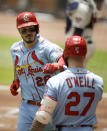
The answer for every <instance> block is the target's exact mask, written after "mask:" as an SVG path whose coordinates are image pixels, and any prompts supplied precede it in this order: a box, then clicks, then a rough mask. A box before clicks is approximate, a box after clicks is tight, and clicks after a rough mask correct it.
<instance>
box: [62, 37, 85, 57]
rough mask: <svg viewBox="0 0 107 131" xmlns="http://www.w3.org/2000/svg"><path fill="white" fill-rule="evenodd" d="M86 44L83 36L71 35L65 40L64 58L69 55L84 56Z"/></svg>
mask: <svg viewBox="0 0 107 131" xmlns="http://www.w3.org/2000/svg"><path fill="white" fill-rule="evenodd" d="M86 53H87V45H86V42H85V40H84V38H83V37H81V36H71V37H69V38H68V39H67V40H66V42H65V49H64V54H63V56H64V59H66V58H67V57H69V56H86Z"/></svg>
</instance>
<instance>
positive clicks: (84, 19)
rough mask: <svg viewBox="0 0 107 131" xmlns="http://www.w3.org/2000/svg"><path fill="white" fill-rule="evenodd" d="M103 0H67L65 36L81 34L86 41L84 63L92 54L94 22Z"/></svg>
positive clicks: (93, 47)
mask: <svg viewBox="0 0 107 131" xmlns="http://www.w3.org/2000/svg"><path fill="white" fill-rule="evenodd" d="M102 3H103V0H68V5H67V9H66V31H65V32H66V37H67V38H68V37H69V36H71V35H80V36H83V37H84V39H85V40H86V43H87V55H86V58H85V61H84V65H86V64H87V62H88V60H89V59H90V58H91V57H92V56H93V55H94V52H95V44H94V42H93V39H92V31H93V27H94V24H95V23H96V22H97V16H98V10H100V9H101V6H102Z"/></svg>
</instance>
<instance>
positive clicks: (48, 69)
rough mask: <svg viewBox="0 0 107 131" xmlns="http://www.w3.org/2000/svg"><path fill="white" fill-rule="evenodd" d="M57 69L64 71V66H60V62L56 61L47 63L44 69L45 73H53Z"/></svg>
mask: <svg viewBox="0 0 107 131" xmlns="http://www.w3.org/2000/svg"><path fill="white" fill-rule="evenodd" d="M56 71H64V68H63V66H59V65H58V63H54V64H51V63H49V64H46V65H45V67H44V70H43V73H44V74H53V73H55V72H56Z"/></svg>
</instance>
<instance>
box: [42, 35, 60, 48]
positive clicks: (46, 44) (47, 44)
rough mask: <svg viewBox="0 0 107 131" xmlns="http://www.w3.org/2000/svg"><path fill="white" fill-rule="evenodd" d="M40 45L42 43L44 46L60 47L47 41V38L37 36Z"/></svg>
mask: <svg viewBox="0 0 107 131" xmlns="http://www.w3.org/2000/svg"><path fill="white" fill-rule="evenodd" d="M39 40H40V43H41V45H43V46H44V47H45V48H48V49H49V48H60V47H59V46H58V45H57V44H56V43H54V42H51V41H49V40H48V39H46V38H44V37H42V36H40V37H39Z"/></svg>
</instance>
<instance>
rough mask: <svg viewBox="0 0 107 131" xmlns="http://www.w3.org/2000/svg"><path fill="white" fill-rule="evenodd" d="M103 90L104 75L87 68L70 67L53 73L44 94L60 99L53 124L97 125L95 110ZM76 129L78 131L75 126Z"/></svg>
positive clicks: (56, 99) (54, 113)
mask: <svg viewBox="0 0 107 131" xmlns="http://www.w3.org/2000/svg"><path fill="white" fill-rule="evenodd" d="M102 93H103V80H102V78H101V77H100V76H98V75H96V74H94V73H92V72H90V71H88V70H86V69H85V68H69V69H67V70H65V71H64V72H62V73H59V74H58V75H56V76H53V77H52V78H50V79H49V80H48V82H47V84H46V91H45V95H48V96H49V97H50V98H52V99H53V100H55V101H57V105H56V108H55V110H54V112H53V123H54V125H66V126H68V127H69V126H70V125H74V126H77V128H78V126H80V125H94V124H96V123H97V119H96V113H95V112H96V107H97V104H98V102H99V101H100V100H101V98H102ZM87 128H88V127H87ZM68 130H70V127H69V128H68ZM74 130H75V131H77V130H76V128H75V129H74ZM91 130H92V129H91ZM91 130H90V131H91ZM64 131H66V129H65V130H64ZM79 131H80V130H79ZM82 131H83V130H82Z"/></svg>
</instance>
